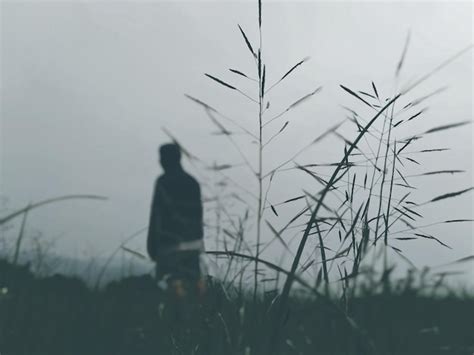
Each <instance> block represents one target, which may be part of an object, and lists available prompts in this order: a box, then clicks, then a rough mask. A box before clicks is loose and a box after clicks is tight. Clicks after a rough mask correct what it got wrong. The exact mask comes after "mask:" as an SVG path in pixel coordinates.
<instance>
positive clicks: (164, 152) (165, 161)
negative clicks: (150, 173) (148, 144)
mask: <svg viewBox="0 0 474 355" xmlns="http://www.w3.org/2000/svg"><path fill="white" fill-rule="evenodd" d="M180 161H181V150H180V148H179V145H177V144H175V143H168V144H163V145H162V146H160V163H161V166H162V167H163V169H164V170H165V171H169V170H173V169H176V168H179V167H181V162H180Z"/></svg>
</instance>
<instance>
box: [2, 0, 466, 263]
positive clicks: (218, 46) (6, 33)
mask: <svg viewBox="0 0 474 355" xmlns="http://www.w3.org/2000/svg"><path fill="white" fill-rule="evenodd" d="M263 23H264V30H263V48H264V55H263V59H264V61H265V62H266V63H267V81H268V82H269V83H271V82H274V81H275V80H277V79H278V78H279V77H280V76H281V75H282V74H283V73H285V72H286V70H288V69H289V68H290V67H291V66H292V65H293V64H295V63H296V62H298V61H299V60H301V59H302V58H304V57H307V56H310V57H311V59H310V60H309V61H307V62H306V63H304V65H303V66H302V67H301V68H299V69H300V70H298V71H295V73H294V75H292V76H291V77H289V78H288V79H287V80H285V82H284V83H282V84H281V85H279V86H278V87H276V88H275V89H274V90H272V92H271V94H269V95H270V102H271V107H270V110H269V111H268V117H271V116H272V115H274V114H277V113H279V112H280V111H282V110H283V109H285V108H286V107H287V106H288V105H289V104H290V103H292V102H294V101H295V100H297V99H298V98H300V97H302V96H303V95H305V94H307V93H308V92H310V91H312V90H314V89H315V88H316V87H318V86H320V85H322V86H323V90H322V91H321V93H319V94H318V95H317V96H315V97H314V98H313V99H312V100H311V101H309V102H307V103H305V104H304V105H301V106H300V107H298V108H297V109H295V110H292V111H291V112H289V113H288V114H287V116H285V118H284V119H283V118H282V119H281V120H280V121H279V122H277V123H275V126H274V127H273V131H272V132H274V131H275V130H278V129H279V128H280V127H281V125H282V124H283V123H284V122H285V121H287V120H288V121H289V122H290V123H289V125H288V127H287V129H286V130H285V132H284V134H282V136H281V137H278V138H277V139H275V141H274V145H273V146H271V147H270V148H268V149H267V150H266V151H265V153H266V161H265V164H264V168H265V170H266V171H268V170H269V169H271V168H272V167H275V166H276V165H278V163H279V162H281V161H283V160H285V159H288V158H290V157H291V156H292V155H293V153H294V152H296V151H297V150H298V149H299V148H300V147H302V146H304V145H305V144H306V143H307V142H310V141H311V140H312V139H314V138H315V137H316V136H317V135H318V134H320V133H321V132H323V131H324V130H325V129H327V128H329V127H331V126H332V125H334V124H335V123H337V122H339V121H341V120H343V119H344V118H345V114H346V112H345V111H344V110H343V109H342V108H341V105H346V106H350V107H351V108H353V109H356V110H358V112H361V114H362V115H365V117H366V118H370V116H369V114H371V111H368V110H365V108H364V107H363V104H362V103H360V102H358V101H357V100H355V99H354V98H353V97H350V96H349V95H348V94H347V93H345V92H344V91H343V90H341V89H340V87H339V84H343V85H345V86H348V87H350V88H353V89H354V90H365V91H369V90H371V86H370V83H371V81H372V80H373V81H374V82H375V83H376V85H377V87H378V89H379V91H380V92H381V93H383V94H382V95H383V97H388V96H390V95H392V94H393V90H394V88H395V87H396V86H395V81H394V73H395V67H396V65H397V62H398V60H399V58H400V55H401V52H402V49H403V46H404V43H405V38H406V36H407V33H408V31H409V30H410V31H411V40H410V45H409V48H408V52H407V56H406V61H405V65H404V67H403V70H402V74H401V78H400V86H402V85H403V84H404V83H406V82H408V81H410V80H413V79H416V78H418V77H421V76H422V75H423V74H426V73H427V72H429V71H430V70H431V69H433V68H435V67H436V66H437V65H439V64H440V63H442V62H443V61H444V60H446V59H447V58H449V57H450V56H452V55H454V54H455V53H456V52H458V51H460V50H462V49H463V48H466V47H467V46H469V45H470V44H472V42H473V41H472V3H471V2H464V3H461V2H448V1H445V2H421V3H415V2H316V1H314V2H301V3H300V2H279V3H268V4H264V18H263ZM237 24H241V25H242V27H243V28H244V29H245V30H246V32H247V34H248V35H249V38H250V40H251V41H252V42H253V43H254V44H256V43H257V39H258V36H257V32H256V31H257V22H256V6H255V4H254V3H253V2H220V1H219V2H148V3H138V2H136V3H132V2H121V3H119V2H113V1H109V2H50V3H49V2H39V1H37V2H21V3H14V2H8V1H2V3H1V30H2V34H1V45H2V48H1V62H2V63H1V86H2V88H1V89H2V92H1V131H0V135H1V137H0V139H1V160H0V163H1V171H0V174H1V175H0V179H1V181H0V183H1V185H0V193H1V195H2V196H3V197H8V202H7V204H6V205H5V207H6V208H8V209H15V208H19V207H22V206H24V205H26V204H27V203H29V202H30V201H33V202H34V201H39V200H42V199H45V198H49V197H54V196H59V195H63V194H76V193H87V194H98V195H103V196H107V197H108V200H107V201H105V202H96V201H69V202H64V203H62V204H56V205H51V206H49V207H46V208H44V209H41V210H37V211H35V212H34V213H31V216H30V217H29V220H28V231H29V233H30V234H33V233H35V231H40V232H41V233H42V234H43V235H44V237H45V238H46V239H48V238H49V239H51V238H58V239H57V242H56V244H55V248H57V250H59V251H61V252H63V253H65V254H67V255H85V256H87V255H103V254H104V253H107V251H108V250H110V249H111V248H113V247H116V246H117V245H118V244H119V243H120V242H121V241H122V240H123V239H124V238H126V237H127V236H128V235H130V234H132V233H133V232H135V231H136V230H139V229H140V228H142V227H145V226H146V225H147V220H148V210H149V205H150V198H151V192H152V186H153V181H154V179H155V177H156V176H157V175H158V174H159V173H161V170H160V168H159V166H158V165H157V156H156V150H157V147H158V145H159V144H162V143H164V142H167V141H168V140H169V139H168V138H167V136H166V135H165V134H164V133H163V131H162V127H166V128H167V129H169V131H171V132H172V133H173V134H174V135H175V136H176V137H177V138H178V139H179V140H180V141H181V143H182V144H183V145H184V146H185V147H186V148H188V149H190V150H192V151H193V153H194V154H195V155H197V156H198V157H200V158H201V159H203V160H204V161H206V162H208V163H209V165H210V164H212V163H213V162H216V163H219V164H221V163H222V164H224V163H235V162H237V163H239V162H241V158H240V157H239V155H238V154H237V153H236V151H235V149H234V148H233V146H232V145H231V144H230V143H229V142H228V140H226V138H225V137H222V136H215V135H212V134H211V133H212V132H215V131H216V129H215V126H213V124H212V123H211V122H210V120H209V119H208V117H207V116H206V115H205V113H204V112H203V110H202V109H201V108H200V107H199V106H198V105H196V104H194V103H192V102H191V101H189V100H188V99H186V98H185V96H184V94H185V93H188V94H191V95H193V96H195V97H198V98H200V99H202V100H204V101H206V102H208V103H209V104H211V105H213V106H214V107H215V108H217V109H218V110H219V111H222V112H225V113H226V114H228V115H229V116H230V117H232V118H234V119H236V120H238V121H239V122H241V123H242V124H244V125H245V126H247V127H250V129H252V130H253V131H255V130H256V122H257V121H256V116H255V114H256V112H257V111H256V107H255V105H253V104H252V103H251V102H248V100H246V98H245V97H243V96H241V95H238V94H237V93H236V92H233V91H231V90H228V89H226V88H224V87H222V86H219V85H216V84H215V83H214V82H212V81H211V80H209V79H208V78H206V77H205V76H204V75H203V74H204V73H210V74H212V75H215V76H218V77H220V78H222V79H224V80H226V81H228V82H230V83H232V84H234V85H237V86H239V88H242V90H244V91H245V92H247V93H252V92H255V87H254V86H252V83H248V82H247V81H245V78H242V77H238V76H235V75H233V74H232V73H230V72H229V71H228V68H235V69H238V70H241V71H243V72H246V73H249V74H250V75H254V76H255V73H254V68H253V61H252V58H251V56H249V52H248V50H247V48H246V46H245V43H244V42H243V41H242V38H241V35H240V33H239V31H238V27H237ZM472 58H473V57H472V51H469V52H467V53H465V54H464V55H463V56H461V57H459V58H458V59H456V60H455V61H453V62H452V63H451V64H450V65H449V66H447V67H446V68H444V69H443V70H442V71H440V72H439V73H437V74H436V75H435V76H433V77H432V78H430V79H429V80H427V81H426V82H424V83H423V84H422V85H420V86H419V87H417V88H416V89H415V90H413V91H412V92H411V93H410V98H411V99H414V98H417V97H420V96H423V95H426V94H428V93H430V92H432V91H434V90H436V89H439V88H442V87H445V86H447V87H448V90H446V91H443V92H442V93H441V94H439V95H438V96H436V97H433V98H432V99H430V100H429V101H427V102H426V105H427V106H429V110H428V111H426V112H425V113H424V114H423V117H422V119H419V120H416V121H415V120H414V122H413V124H412V125H411V126H409V127H407V128H405V129H404V131H403V130H402V131H400V137H399V138H402V137H405V136H409V135H411V134H416V133H419V132H423V131H426V130H427V129H428V128H431V127H435V126H439V125H443V124H450V123H455V122H459V121H466V120H472V96H473V95H472V94H473V92H472V80H473V76H472V75H473V74H472V73H473V70H472V68H473V61H472ZM252 90H254V91H252ZM405 102H408V101H405ZM359 110H360V111H359ZM350 127H351V126H350V125H347V127H346V128H344V127H343V130H342V131H341V132H344V134H346V135H347V136H348V137H353V136H354V133H355V132H354V130H353V129H352V131H351V130H350V129H349V128H350ZM466 127H467V128H466ZM351 132H352V133H351ZM270 135H271V134H270V133H269V136H270ZM472 138H473V131H472V126H465V127H463V128H461V129H457V130H448V131H445V132H440V133H439V134H436V135H432V136H431V137H429V138H427V139H425V140H423V142H422V143H420V144H419V145H417V146H415V147H414V148H417V149H425V148H434V147H438V148H439V147H449V148H452V150H450V151H447V152H443V153H440V154H435V155H426V156H423V157H422V158H420V159H422V162H423V165H422V166H416V165H415V164H412V165H410V166H407V167H406V172H407V175H410V174H411V175H413V174H417V173H422V172H426V171H430V170H445V169H462V170H466V172H465V173H464V174H459V175H453V176H450V175H439V176H433V177H427V178H418V179H413V180H412V182H413V184H414V185H416V186H417V187H418V188H419V190H417V191H416V192H414V195H415V196H416V198H417V199H418V200H419V201H426V200H428V199H430V198H432V197H434V196H437V195H440V194H443V193H446V192H452V191H457V190H461V189H464V188H467V187H469V186H471V185H472V162H473V154H472V152H473V145H472ZM236 139H237V141H238V142H239V143H241V144H243V148H242V149H243V151H244V152H245V154H248V156H249V159H251V160H252V161H255V158H256V155H255V153H254V149H255V146H254V145H252V144H250V143H248V141H246V140H245V139H244V138H239V137H237V138H236ZM342 152H343V144H342V142H341V141H340V140H339V139H337V138H336V137H331V138H329V139H328V140H326V141H324V142H323V143H322V144H320V145H317V146H314V148H312V149H311V150H309V151H307V152H306V153H305V154H303V155H301V156H300V157H298V159H297V161H298V162H299V163H326V162H332V161H335V160H337V159H338V158H340V156H341V154H342ZM184 164H185V167H186V168H187V169H188V170H190V171H191V172H193V173H194V174H196V176H197V177H198V178H199V179H200V181H201V183H202V184H203V186H204V185H205V183H206V181H204V180H206V179H207V186H212V184H214V183H215V182H216V181H218V179H217V176H216V174H213V173H211V172H210V171H205V170H202V169H201V170H200V171H196V170H195V169H194V168H193V167H192V166H189V164H188V163H187V162H185V163H184ZM326 173H327V172H326ZM226 174H227V175H229V176H231V177H232V178H233V179H234V180H236V181H239V182H240V183H241V184H243V185H244V187H246V188H248V189H251V190H255V187H256V184H255V181H254V179H253V178H252V177H251V176H250V175H249V174H248V172H247V171H246V170H245V168H243V167H241V168H236V169H232V170H228V171H226ZM302 188H305V189H307V190H309V191H313V192H316V191H317V189H318V187H316V186H315V185H314V180H311V179H310V178H308V176H306V175H304V174H302V173H295V172H291V173H282V174H280V175H278V176H276V177H275V181H274V184H273V187H272V190H271V191H270V193H269V200H270V201H272V202H273V203H278V202H281V201H284V200H286V199H288V198H291V197H294V196H297V195H299V194H301V191H302ZM204 190H205V194H208V192H207V191H208V190H206V188H204ZM242 197H245V194H243V195H242ZM245 198H246V197H245ZM472 202H473V199H472V194H466V195H463V196H461V197H460V198H459V199H451V200H446V201H445V202H444V203H440V204H437V205H434V204H433V205H431V206H427V207H426V208H424V209H423V215H424V216H425V217H426V219H425V221H424V222H423V223H425V222H426V223H430V222H433V221H436V220H446V219H454V218H472V216H473V203H472ZM298 208H299V207H298ZM296 211H297V209H296V208H295V207H284V208H282V209H281V210H280V211H279V212H280V213H279V215H280V217H278V218H277V217H276V216H272V215H271V213H270V214H268V215H266V216H268V219H269V220H270V221H271V222H272V223H273V224H274V225H275V226H278V227H281V226H283V225H284V224H285V222H286V221H287V220H288V218H289V217H291V215H292V214H294V213H296ZM5 212H6V211H4V212H2V213H5ZM208 213H209V214H210V213H211V212H210V211H208ZM207 217H209V215H208V216H207ZM448 227H449V228H448ZM427 231H429V232H431V233H433V234H435V235H436V236H437V237H439V238H440V239H441V240H442V241H444V242H445V243H447V244H449V245H450V246H452V248H453V249H452V250H450V249H446V248H443V247H441V246H440V245H439V244H437V243H435V242H431V241H429V240H422V241H413V242H412V244H410V246H409V248H406V249H407V250H406V254H407V255H408V256H410V257H411V258H412V259H413V260H415V261H416V263H417V265H419V266H422V265H440V264H443V263H446V262H449V261H452V260H455V259H457V258H461V257H465V256H467V255H470V254H473V233H472V225H471V224H469V223H466V224H457V225H454V224H453V225H449V226H446V225H445V226H441V227H432V228H431V229H428V230H427ZM14 233H16V232H15V231H14V230H12V231H10V235H14ZM144 242H145V235H144V234H142V235H141V236H139V237H138V238H137V239H135V240H134V242H133V243H131V244H130V246H131V247H133V248H136V249H137V250H141V251H143V250H144ZM397 246H399V247H405V245H404V244H400V243H399V244H397ZM276 256H277V254H273V255H269V256H268V258H270V259H272V258H276ZM469 268H471V270H472V265H471V266H469Z"/></svg>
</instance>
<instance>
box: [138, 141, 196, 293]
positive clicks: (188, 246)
mask: <svg viewBox="0 0 474 355" xmlns="http://www.w3.org/2000/svg"><path fill="white" fill-rule="evenodd" d="M180 159H181V152H180V148H179V146H178V145H177V144H165V145H162V146H161V147H160V163H161V166H162V167H163V170H164V174H163V175H161V176H160V177H159V178H158V179H157V180H156V183H155V190H154V193H153V202H152V205H151V213H150V224H149V229H148V240H147V248H148V254H149V255H150V257H151V259H153V260H154V261H155V262H156V277H157V279H158V280H160V279H161V280H162V279H167V280H168V281H169V282H170V281H171V283H173V281H175V283H176V281H177V282H182V281H198V280H199V279H200V265H199V255H200V252H201V251H202V250H203V240H202V238H203V222H202V203H201V191H200V187H199V184H198V182H197V181H196V180H195V179H194V178H193V177H192V176H191V175H189V174H188V173H186V172H185V171H184V170H183V168H182V166H181V162H180ZM178 292H179V291H178Z"/></svg>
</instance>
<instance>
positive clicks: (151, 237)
mask: <svg viewBox="0 0 474 355" xmlns="http://www.w3.org/2000/svg"><path fill="white" fill-rule="evenodd" d="M158 205H159V196H158V180H157V181H156V183H155V187H154V190H153V199H152V202H151V210H150V222H149V224H148V238H147V251H148V255H149V256H150V258H151V259H152V260H156V249H157V244H158V243H157V241H158V237H159V228H160V223H161V221H160V220H161V217H160V209H159V206H158Z"/></svg>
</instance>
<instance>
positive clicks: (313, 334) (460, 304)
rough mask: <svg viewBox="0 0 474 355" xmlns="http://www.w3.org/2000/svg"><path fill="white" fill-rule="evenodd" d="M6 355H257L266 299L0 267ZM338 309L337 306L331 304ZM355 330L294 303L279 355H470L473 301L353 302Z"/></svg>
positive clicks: (407, 295)
mask: <svg viewBox="0 0 474 355" xmlns="http://www.w3.org/2000/svg"><path fill="white" fill-rule="evenodd" d="M0 289H1V290H2V291H1V296H0V331H1V333H0V351H1V353H2V354H7V355H8V354H30V355H33V354H65V355H66V354H101V355H106V354H127V355H130V354H208V355H209V354H261V353H263V352H264V350H263V348H264V347H265V346H266V345H267V344H266V341H267V339H268V336H269V334H270V331H271V329H270V328H271V323H270V322H269V321H268V319H269V317H268V309H269V307H270V305H271V301H272V298H273V297H272V296H269V297H268V298H266V297H264V299H262V300H258V301H256V302H254V301H253V299H252V297H247V296H245V295H242V294H240V295H239V294H238V293H235V294H234V296H230V295H229V293H226V292H225V291H224V288H223V287H222V286H221V285H219V284H218V283H216V282H214V281H212V280H209V290H208V292H207V294H206V296H205V297H203V298H201V299H198V298H196V297H187V298H184V299H182V300H177V299H174V298H171V297H170V296H169V295H168V294H165V293H163V292H162V291H160V290H159V289H158V288H157V287H156V286H155V283H154V282H153V279H152V278H151V277H150V276H147V275H145V276H141V277H131V278H126V279H123V280H121V281H119V282H114V283H111V284H109V285H108V286H107V287H105V288H104V289H102V290H100V291H94V290H91V289H89V288H87V287H86V285H85V284H84V283H83V282H82V281H81V280H79V279H74V278H69V277H64V276H59V275H57V276H54V277H49V278H36V277H35V276H34V275H33V274H31V273H30V272H29V271H28V270H27V269H26V268H25V267H17V266H13V265H11V264H9V263H7V262H5V261H0ZM335 302H339V300H335ZM348 308H349V313H350V315H351V317H352V319H353V320H354V322H355V323H357V325H353V326H351V325H350V323H348V322H347V319H345V318H344V317H343V316H341V314H340V313H337V312H334V310H332V309H331V308H329V307H328V306H327V303H326V302H324V301H322V300H318V299H311V298H308V297H301V296H296V295H294V296H292V297H291V298H290V312H289V314H288V316H287V319H286V322H285V325H284V327H285V329H284V334H285V339H281V346H280V349H281V353H282V354H472V352H473V351H474V337H473V334H474V298H472V297H468V296H466V297H462V296H455V295H445V296H443V297H440V298H434V297H429V296H422V295H420V294H419V293H418V292H417V290H416V289H413V288H405V289H400V290H398V291H395V290H392V291H390V292H385V293H375V292H370V290H366V292H364V293H363V294H361V295H360V296H358V297H355V298H353V299H352V300H351V301H350V302H349V304H348Z"/></svg>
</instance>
